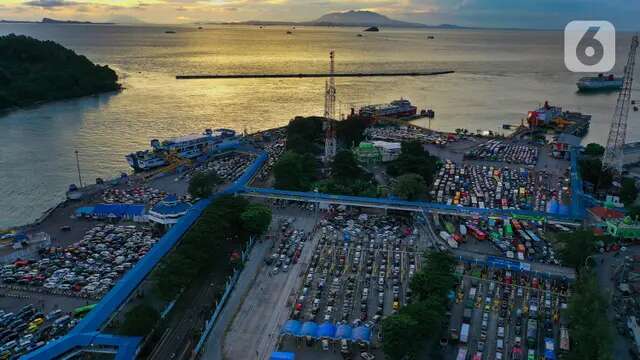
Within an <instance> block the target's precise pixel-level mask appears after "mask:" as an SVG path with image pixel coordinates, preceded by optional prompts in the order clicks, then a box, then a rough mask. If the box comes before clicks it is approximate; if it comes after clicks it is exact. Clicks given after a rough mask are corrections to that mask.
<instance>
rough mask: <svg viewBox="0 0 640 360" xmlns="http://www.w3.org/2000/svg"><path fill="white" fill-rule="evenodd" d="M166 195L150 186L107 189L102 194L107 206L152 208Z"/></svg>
mask: <svg viewBox="0 0 640 360" xmlns="http://www.w3.org/2000/svg"><path fill="white" fill-rule="evenodd" d="M165 196H167V193H166V192H164V191H161V190H159V189H156V188H152V187H150V186H133V187H129V188H126V189H119V188H109V189H106V190H104V191H103V192H102V200H103V201H104V202H105V203H107V204H149V206H153V205H155V204H157V203H158V202H159V201H161V200H162V199H164V198H165Z"/></svg>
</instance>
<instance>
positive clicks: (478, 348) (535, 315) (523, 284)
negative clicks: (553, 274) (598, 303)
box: [451, 269, 568, 360]
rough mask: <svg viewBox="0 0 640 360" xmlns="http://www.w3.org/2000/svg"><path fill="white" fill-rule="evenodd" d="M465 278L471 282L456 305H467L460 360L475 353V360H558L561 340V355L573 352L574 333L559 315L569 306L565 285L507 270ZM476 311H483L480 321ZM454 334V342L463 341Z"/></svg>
mask: <svg viewBox="0 0 640 360" xmlns="http://www.w3.org/2000/svg"><path fill="white" fill-rule="evenodd" d="M460 273H461V274H469V275H470V276H471V278H470V279H467V280H466V281H463V282H462V283H461V286H460V287H459V289H458V294H457V301H456V302H457V303H463V304H464V310H463V323H462V325H461V327H460V333H459V340H460V344H461V346H460V348H459V350H458V359H462V358H464V359H466V358H467V352H470V353H472V354H473V355H472V356H471V358H472V359H473V360H480V359H498V360H501V359H506V358H507V357H509V358H511V359H513V360H522V359H524V358H525V357H526V358H527V359H531V360H537V359H539V358H544V359H546V360H552V359H555V358H556V349H555V345H556V344H557V343H558V341H557V340H558V339H560V344H561V347H560V349H561V350H562V349H564V346H567V348H566V350H568V345H566V344H568V339H564V340H563V336H565V337H566V336H568V333H567V331H566V328H565V327H563V326H562V325H561V324H560V314H559V309H560V308H561V307H564V306H566V297H565V296H564V295H563V294H565V293H566V291H567V290H568V289H567V287H568V284H567V283H566V282H565V281H561V280H550V279H546V280H543V279H539V278H536V277H532V276H529V275H527V274H526V273H518V274H515V273H512V272H510V271H504V270H489V271H487V270H486V269H483V270H481V271H478V270H477V269H473V270H472V271H470V272H469V271H464V270H463V271H460ZM465 283H466V284H467V288H468V291H467V292H466V293H465V291H464V288H465ZM465 294H466V296H465ZM459 306H462V305H459ZM476 309H478V310H477V311H481V317H480V318H479V319H477V320H476V317H475V316H474V312H475V311H476ZM494 314H497V317H496V315H494ZM478 322H479V324H478ZM472 325H473V328H474V332H473V333H471V328H472ZM478 325H479V326H478ZM451 331H452V338H456V339H458V332H457V328H455V327H454V328H452V330H451ZM494 331H495V332H494ZM563 334H564V335H563ZM470 350H473V351H470ZM525 354H526V355H525Z"/></svg>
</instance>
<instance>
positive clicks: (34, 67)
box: [0, 34, 120, 112]
mask: <svg viewBox="0 0 640 360" xmlns="http://www.w3.org/2000/svg"><path fill="white" fill-rule="evenodd" d="M0 54H2V56H1V57H0V84H3V86H1V87H0V112H4V111H8V110H11V109H16V108H21V107H26V106H30V105H35V104H39V103H43V102H48V101H55V100H64V99H70V98H76V97H81V96H87V95H94V94H98V93H102V92H108V91H115V90H119V89H120V85H119V84H118V76H117V75H116V72H115V71H113V70H112V69H110V68H109V67H108V66H100V65H96V64H94V63H92V62H91V61H90V60H89V59H87V58H86V57H84V56H82V55H78V54H76V53H75V52H74V51H72V50H69V49H67V48H65V47H63V46H62V45H60V44H57V43H55V42H53V41H40V40H37V39H34V38H31V37H27V36H22V35H14V34H10V35H7V36H1V37H0Z"/></svg>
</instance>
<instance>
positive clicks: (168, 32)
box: [164, 30, 176, 34]
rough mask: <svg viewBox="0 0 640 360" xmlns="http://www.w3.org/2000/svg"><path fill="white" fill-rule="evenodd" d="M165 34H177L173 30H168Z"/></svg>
mask: <svg viewBox="0 0 640 360" xmlns="http://www.w3.org/2000/svg"><path fill="white" fill-rule="evenodd" d="M164 33H165V34H175V33H176V32H175V31H173V30H167V31H165V32H164Z"/></svg>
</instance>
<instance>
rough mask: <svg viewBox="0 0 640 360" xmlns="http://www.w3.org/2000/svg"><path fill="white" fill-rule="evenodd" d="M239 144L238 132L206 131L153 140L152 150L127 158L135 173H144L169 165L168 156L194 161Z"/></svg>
mask: <svg viewBox="0 0 640 360" xmlns="http://www.w3.org/2000/svg"><path fill="white" fill-rule="evenodd" d="M237 144H239V140H238V138H237V137H236V132H235V131H234V130H231V129H215V130H211V129H206V130H205V131H204V132H203V133H202V134H190V135H185V136H179V137H175V138H171V139H167V140H164V141H162V142H160V140H158V139H153V140H151V148H152V149H150V150H143V151H137V152H134V153H131V154H129V155H127V156H126V159H127V162H128V163H129V166H131V167H132V168H133V169H134V170H135V171H144V170H149V169H153V168H157V167H160V166H165V165H168V160H167V154H175V155H176V156H177V157H179V158H182V159H194V158H197V157H199V156H201V155H204V154H207V153H209V152H211V151H214V150H217V149H221V148H224V147H230V146H233V145H237Z"/></svg>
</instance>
